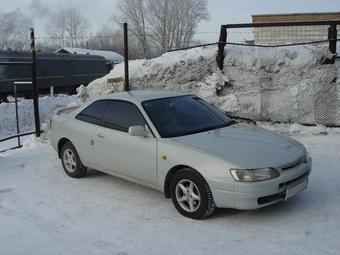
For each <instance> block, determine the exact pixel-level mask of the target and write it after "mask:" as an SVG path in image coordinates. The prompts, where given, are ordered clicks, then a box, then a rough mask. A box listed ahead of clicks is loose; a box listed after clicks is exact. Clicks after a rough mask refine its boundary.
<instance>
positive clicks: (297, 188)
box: [285, 179, 308, 200]
mask: <svg viewBox="0 0 340 255" xmlns="http://www.w3.org/2000/svg"><path fill="white" fill-rule="evenodd" d="M307 184H308V179H306V180H304V181H303V182H300V183H299V184H297V185H295V186H294V187H291V188H289V189H287V190H286V197H285V200H287V199H288V198H291V197H293V196H295V195H296V194H297V193H299V192H301V191H303V190H304V189H305V188H307Z"/></svg>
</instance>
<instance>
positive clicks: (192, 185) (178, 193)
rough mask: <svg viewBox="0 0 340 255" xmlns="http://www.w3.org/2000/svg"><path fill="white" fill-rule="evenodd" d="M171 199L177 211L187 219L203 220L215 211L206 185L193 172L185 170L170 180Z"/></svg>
mask: <svg viewBox="0 0 340 255" xmlns="http://www.w3.org/2000/svg"><path fill="white" fill-rule="evenodd" d="M170 192H171V199H172V202H173V203H174V205H175V207H176V209H177V211H178V212H179V213H180V214H182V215H184V216H186V217H189V218H193V219H203V218H206V217H208V216H210V215H211V214H212V213H213V212H214V211H215V208H216V206H215V203H214V199H213V196H212V193H211V191H210V188H209V185H208V183H207V182H206V181H205V180H204V178H203V177H202V176H201V175H200V174H199V173H198V172H197V171H195V170H193V169H190V168H185V169H182V170H180V171H179V172H177V173H176V174H175V176H174V177H173V178H172V181H171V185H170Z"/></svg>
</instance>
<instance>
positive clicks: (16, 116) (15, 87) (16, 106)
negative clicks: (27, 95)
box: [14, 83, 21, 148]
mask: <svg viewBox="0 0 340 255" xmlns="http://www.w3.org/2000/svg"><path fill="white" fill-rule="evenodd" d="M14 99H15V101H14V102H15V119H16V124H17V135H19V134H20V127H19V114H18V97H17V85H16V84H15V83H14ZM17 138H18V148H19V147H21V144H20V136H18V137H17Z"/></svg>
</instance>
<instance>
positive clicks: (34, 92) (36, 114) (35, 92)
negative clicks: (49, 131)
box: [30, 28, 41, 137]
mask: <svg viewBox="0 0 340 255" xmlns="http://www.w3.org/2000/svg"><path fill="white" fill-rule="evenodd" d="M30 35H31V52H32V98H33V108H34V120H35V132H36V136H37V137H39V136H40V133H41V130H40V116H39V100H38V88H37V76H36V61H35V41H34V29H33V28H30Z"/></svg>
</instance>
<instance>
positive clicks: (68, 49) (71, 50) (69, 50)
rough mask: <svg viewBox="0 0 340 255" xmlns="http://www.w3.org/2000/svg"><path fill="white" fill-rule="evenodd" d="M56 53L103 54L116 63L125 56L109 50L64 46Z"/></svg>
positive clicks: (121, 60)
mask: <svg viewBox="0 0 340 255" xmlns="http://www.w3.org/2000/svg"><path fill="white" fill-rule="evenodd" d="M56 53H70V54H81V55H97V56H102V57H104V58H105V59H106V60H109V61H113V62H114V63H120V62H123V61H124V57H123V56H122V55H120V54H118V53H117V52H114V51H107V50H91V49H84V48H71V47H64V48H60V49H59V50H57V51H56Z"/></svg>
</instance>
